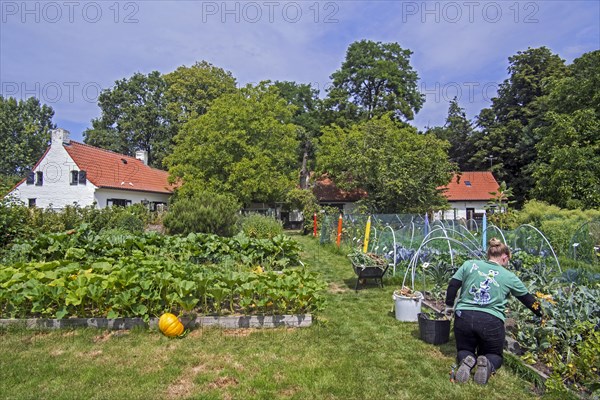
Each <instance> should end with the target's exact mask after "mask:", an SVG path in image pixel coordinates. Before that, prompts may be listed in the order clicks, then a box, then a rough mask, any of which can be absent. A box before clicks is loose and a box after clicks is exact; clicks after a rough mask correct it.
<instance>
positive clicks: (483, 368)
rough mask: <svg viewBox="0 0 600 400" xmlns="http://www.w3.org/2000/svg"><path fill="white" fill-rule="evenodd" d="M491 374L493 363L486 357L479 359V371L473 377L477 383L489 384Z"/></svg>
mask: <svg viewBox="0 0 600 400" xmlns="http://www.w3.org/2000/svg"><path fill="white" fill-rule="evenodd" d="M491 374H492V363H491V362H490V361H489V360H488V359H487V357H486V356H479V357H477V369H476V370H475V375H474V376H473V380H474V381H475V383H478V384H480V385H485V384H486V383H487V382H488V379H490V375H491Z"/></svg>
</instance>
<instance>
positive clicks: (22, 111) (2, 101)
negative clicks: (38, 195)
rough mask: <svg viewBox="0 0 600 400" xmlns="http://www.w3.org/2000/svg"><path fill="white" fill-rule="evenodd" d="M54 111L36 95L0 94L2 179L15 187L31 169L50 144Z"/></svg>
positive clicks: (53, 126) (0, 161)
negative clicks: (14, 96)
mask: <svg viewBox="0 0 600 400" xmlns="http://www.w3.org/2000/svg"><path fill="white" fill-rule="evenodd" d="M53 116H54V110H52V108H51V107H49V106H47V105H45V104H44V105H43V104H41V103H40V101H39V100H38V99H36V98H34V97H30V98H28V99H27V100H25V101H23V100H19V101H17V100H16V99H15V98H12V97H9V98H4V97H2V96H0V154H2V155H1V156H0V182H2V185H3V186H4V187H8V186H12V184H14V183H16V182H17V181H18V179H19V178H22V177H23V175H24V174H25V172H26V171H28V170H31V169H32V168H33V166H34V165H35V163H36V162H37V161H38V160H39V159H40V157H41V156H42V155H43V154H44V151H45V150H46V148H47V147H48V145H49V144H50V130H51V129H54V128H56V126H55V125H54V124H53V123H52V117H53Z"/></svg>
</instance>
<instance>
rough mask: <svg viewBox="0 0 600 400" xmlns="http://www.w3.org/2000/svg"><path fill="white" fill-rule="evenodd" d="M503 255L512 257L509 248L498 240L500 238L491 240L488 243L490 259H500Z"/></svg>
mask: <svg viewBox="0 0 600 400" xmlns="http://www.w3.org/2000/svg"><path fill="white" fill-rule="evenodd" d="M503 254H506V255H507V256H509V257H510V249H509V248H508V246H507V245H505V244H504V243H502V242H501V241H500V240H498V238H491V239H490V241H489V242H488V250H487V256H488V258H492V257H494V258H496V257H500V256H501V255H503Z"/></svg>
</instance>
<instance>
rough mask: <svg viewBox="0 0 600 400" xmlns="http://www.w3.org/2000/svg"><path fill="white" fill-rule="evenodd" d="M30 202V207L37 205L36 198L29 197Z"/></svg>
mask: <svg viewBox="0 0 600 400" xmlns="http://www.w3.org/2000/svg"><path fill="white" fill-rule="evenodd" d="M27 200H28V203H29V207H35V199H27Z"/></svg>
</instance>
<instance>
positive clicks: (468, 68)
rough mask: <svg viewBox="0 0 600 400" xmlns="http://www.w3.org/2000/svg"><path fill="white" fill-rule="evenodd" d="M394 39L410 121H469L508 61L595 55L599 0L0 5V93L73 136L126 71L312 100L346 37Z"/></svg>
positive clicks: (599, 32) (423, 123)
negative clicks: (263, 84) (183, 70)
mask: <svg viewBox="0 0 600 400" xmlns="http://www.w3.org/2000/svg"><path fill="white" fill-rule="evenodd" d="M361 39H369V40H374V41H381V42H398V43H399V44H400V45H401V46H402V47H403V48H406V49H410V50H411V51H413V55H412V57H411V64H412V66H413V67H414V68H415V70H416V71H417V72H418V74H419V77H420V83H419V86H420V89H421V90H422V92H423V93H425V95H426V103H425V106H424V108H423V109H422V110H421V112H419V113H418V114H417V116H416V118H415V120H414V121H413V123H414V124H415V125H416V126H417V127H418V128H419V129H422V128H424V127H426V126H436V125H442V124H443V123H444V120H445V117H446V113H447V110H448V102H449V101H450V100H451V99H452V98H453V97H454V96H457V97H458V98H459V103H460V105H461V106H462V107H463V108H465V109H466V111H467V116H468V117H469V118H473V117H474V116H475V115H476V114H477V113H478V112H479V110H481V108H483V107H487V106H488V105H489V104H490V100H489V99H490V98H491V97H493V96H494V95H495V93H496V88H497V86H498V84H500V83H501V82H502V81H503V80H504V79H506V78H507V76H508V74H507V67H508V57H510V56H511V55H514V54H516V53H517V52H518V51H523V50H526V49H527V48H528V47H539V46H546V47H548V48H550V49H551V50H552V51H553V52H554V53H557V54H558V55H560V56H561V57H562V58H563V59H565V60H566V61H567V62H569V63H570V62H572V61H573V59H575V58H577V57H579V56H581V55H582V54H583V53H585V52H588V51H592V50H597V49H599V48H600V1H596V0H594V1H511V0H509V1H427V2H425V1H268V0H267V1H243V2H234V1H231V2H223V1H160V0H158V1H118V2H117V1H112V0H109V1H62V0H60V1H22V0H19V1H7V0H3V1H2V2H0V93H1V94H2V95H3V96H5V97H8V96H12V97H16V98H19V99H25V98H27V97H30V96H36V97H38V98H40V100H41V101H42V102H44V103H46V104H48V105H50V106H52V107H53V109H54V110H55V116H54V122H55V123H56V124H57V125H58V126H60V127H63V128H65V129H68V130H70V131H71V135H72V137H73V138H74V139H76V140H82V132H83V131H84V130H85V129H86V128H87V127H89V126H90V125H91V124H90V121H91V119H92V118H95V117H98V116H99V107H98V105H97V97H98V92H99V91H100V90H101V89H105V88H109V87H111V86H112V85H113V84H114V82H115V80H118V79H123V78H128V77H130V76H131V75H132V74H134V73H135V72H142V73H149V72H150V71H153V70H158V71H160V72H161V73H168V72H171V71H173V70H175V69H176V68H177V67H178V66H181V65H188V66H190V65H192V64H194V63H195V62H196V61H201V60H206V61H208V62H210V63H212V64H214V65H216V66H219V67H221V68H224V69H226V70H229V71H231V72H232V74H233V75H234V76H235V77H236V79H237V81H238V83H239V84H240V85H244V84H246V83H252V82H259V81H261V80H266V79H270V80H290V81H296V82H298V83H311V84H313V85H314V86H315V87H316V88H318V89H320V90H321V94H322V95H323V94H324V89H325V88H327V86H328V84H329V82H330V79H329V76H330V75H331V74H332V73H333V72H334V71H335V70H337V69H338V68H339V67H340V65H341V63H342V61H343V60H344V56H345V52H346V49H347V48H348V46H349V45H350V44H351V43H352V42H354V41H357V40H361Z"/></svg>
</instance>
